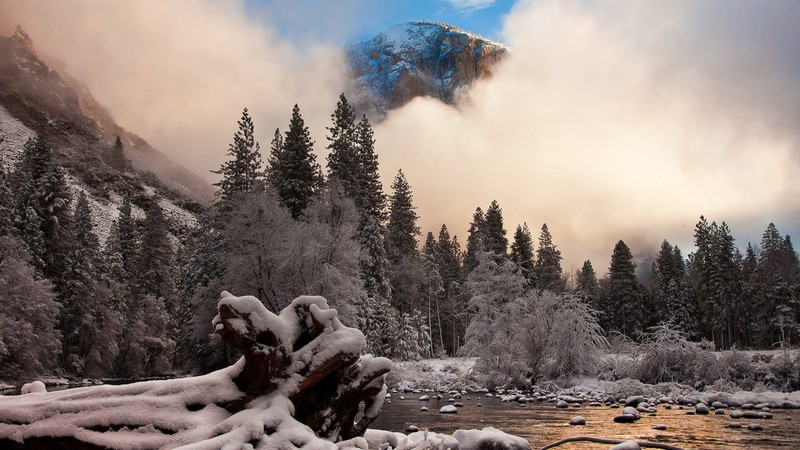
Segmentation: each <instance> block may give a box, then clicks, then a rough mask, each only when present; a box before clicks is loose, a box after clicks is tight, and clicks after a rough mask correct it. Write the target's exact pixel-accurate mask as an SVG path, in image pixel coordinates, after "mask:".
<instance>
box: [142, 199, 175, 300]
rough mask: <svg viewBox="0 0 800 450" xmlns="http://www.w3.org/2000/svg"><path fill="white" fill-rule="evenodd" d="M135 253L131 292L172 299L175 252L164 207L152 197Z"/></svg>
mask: <svg viewBox="0 0 800 450" xmlns="http://www.w3.org/2000/svg"><path fill="white" fill-rule="evenodd" d="M136 256H137V260H136V268H135V277H136V285H135V287H134V293H135V294H136V295H141V296H143V295H148V294H149V295H153V296H154V297H156V298H163V299H165V300H166V301H167V302H171V301H173V300H174V297H175V294H176V292H175V282H174V280H175V275H176V274H175V273H174V271H173V267H174V257H175V255H174V250H173V245H172V242H171V241H170V236H169V228H168V226H167V222H166V218H165V217H164V211H163V210H162V209H161V206H160V205H159V204H158V201H157V200H156V199H153V200H152V201H151V202H150V204H149V205H148V208H147V211H146V214H145V218H144V221H143V222H142V233H141V242H140V244H139V249H138V252H137V254H136ZM170 306H171V305H170Z"/></svg>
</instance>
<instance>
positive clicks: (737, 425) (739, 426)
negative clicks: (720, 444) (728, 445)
mask: <svg viewBox="0 0 800 450" xmlns="http://www.w3.org/2000/svg"><path fill="white" fill-rule="evenodd" d="M728 428H742V424H740V423H739V422H730V423H728Z"/></svg>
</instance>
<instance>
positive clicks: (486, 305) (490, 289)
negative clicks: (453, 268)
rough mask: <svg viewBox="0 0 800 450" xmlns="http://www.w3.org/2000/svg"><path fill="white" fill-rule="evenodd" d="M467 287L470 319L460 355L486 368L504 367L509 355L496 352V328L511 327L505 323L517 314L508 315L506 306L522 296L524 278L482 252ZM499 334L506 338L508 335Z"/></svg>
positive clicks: (493, 256) (488, 253)
mask: <svg viewBox="0 0 800 450" xmlns="http://www.w3.org/2000/svg"><path fill="white" fill-rule="evenodd" d="M466 287H467V292H468V295H469V309H470V312H471V315H472V317H471V320H470V323H469V325H468V326H467V330H466V335H465V338H464V346H462V347H461V353H462V354H464V355H467V356H478V357H485V358H486V360H485V361H484V362H485V363H486V364H488V367H495V366H497V365H498V364H505V363H507V362H508V361H507V359H508V358H511V357H512V355H511V354H509V352H505V351H502V352H501V351H499V349H498V348H497V346H498V344H499V345H503V344H502V342H499V343H498V342H495V340H496V339H503V338H499V336H498V331H499V330H498V326H500V327H502V326H509V327H512V325H511V324H510V323H507V322H508V321H509V320H510V319H511V317H513V316H514V314H516V313H515V312H514V311H510V310H509V307H508V306H507V305H508V304H509V303H511V302H514V300H516V299H519V298H521V297H522V296H523V295H524V291H525V278H523V277H522V276H521V275H520V273H519V271H517V268H516V266H515V265H514V263H512V262H511V261H508V260H506V259H497V258H495V255H494V254H492V253H491V252H483V253H481V254H480V255H479V257H478V266H477V267H476V268H475V269H474V270H473V271H472V272H470V274H469V276H468V277H467V282H466ZM501 334H502V335H503V336H506V334H507V333H505V332H504V333H501ZM506 337H508V338H509V340H511V341H516V340H517V339H514V338H511V336H506ZM503 348H505V347H503ZM487 353H488V354H487ZM491 353H494V354H493V355H491ZM491 370H496V368H495V369H491Z"/></svg>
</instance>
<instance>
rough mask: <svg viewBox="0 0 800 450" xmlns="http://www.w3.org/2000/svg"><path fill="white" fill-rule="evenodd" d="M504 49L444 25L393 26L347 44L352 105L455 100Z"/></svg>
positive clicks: (378, 109)
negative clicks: (413, 100) (351, 84)
mask: <svg viewBox="0 0 800 450" xmlns="http://www.w3.org/2000/svg"><path fill="white" fill-rule="evenodd" d="M508 51H509V50H508V48H506V47H505V46H503V45H501V44H498V43H496V42H492V41H489V40H487V39H484V38H482V37H480V36H477V35H474V34H472V33H469V32H466V31H464V30H461V29H458V28H456V27H453V26H451V25H446V24H443V23H438V22H427V21H414V22H407V23H404V24H401V25H397V26H395V27H392V28H390V29H388V30H386V31H384V32H383V33H380V34H378V35H377V36H375V37H374V38H372V39H369V40H366V41H361V42H357V43H355V44H353V45H351V46H350V47H349V49H348V52H347V53H348V59H349V62H350V67H351V71H352V77H353V80H354V91H355V98H356V101H355V103H356V104H357V106H358V107H359V109H360V110H363V111H368V112H370V113H377V114H378V115H381V114H385V113H386V112H387V111H389V110H391V109H394V108H398V107H400V106H402V105H404V104H406V103H408V102H409V101H411V100H412V99H413V98H415V97H419V96H427V97H433V98H436V99H439V100H441V101H443V102H445V103H447V104H456V103H457V101H458V98H459V92H460V91H462V90H463V89H465V88H467V87H468V86H469V85H470V84H471V83H473V82H474V81H475V80H477V79H480V78H483V77H487V76H490V75H491V74H492V69H493V68H494V66H495V65H496V64H497V62H498V61H500V60H501V59H502V58H503V57H504V56H505V55H507V54H508Z"/></svg>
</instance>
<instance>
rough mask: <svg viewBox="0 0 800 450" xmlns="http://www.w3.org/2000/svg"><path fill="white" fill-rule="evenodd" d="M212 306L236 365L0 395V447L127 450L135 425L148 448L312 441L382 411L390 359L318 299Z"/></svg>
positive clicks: (348, 433)
mask: <svg viewBox="0 0 800 450" xmlns="http://www.w3.org/2000/svg"><path fill="white" fill-rule="evenodd" d="M218 310H219V314H218V315H217V317H215V318H214V321H213V324H214V326H215V329H216V332H217V333H218V334H220V335H221V336H222V338H223V339H224V341H225V342H226V343H227V344H228V345H230V346H231V347H234V348H236V349H237V350H239V351H240V352H241V353H242V355H244V356H243V358H242V359H241V360H240V361H239V362H237V363H236V364H234V365H233V366H230V367H228V368H226V369H222V370H220V371H217V372H214V373H211V374H208V375H204V376H199V377H194V378H183V379H173V380H162V381H150V382H144V383H135V384H130V385H122V386H98V387H90V388H83V389H76V390H68V391H58V392H50V393H45V394H33V395H23V396H19V397H5V398H0V448H11V449H43V448H48V449H79V448H87V449H94V448H129V447H130V442H129V441H130V434H129V433H130V430H132V429H133V430H137V431H138V432H140V433H148V435H147V439H146V440H142V441H141V442H145V444H142V448H148V449H149V448H153V449H156V448H162V447H174V446H176V445H178V444H179V445H184V444H187V443H193V442H203V441H210V442H209V443H208V444H207V445H208V446H209V447H214V448H218V447H220V446H221V444H219V445H217V444H218V443H219V442H225V443H228V446H230V445H233V444H230V443H231V442H237V443H240V444H241V445H242V446H245V445H252V447H254V448H256V449H270V448H274V446H275V445H278V444H276V443H277V442H284V441H285V440H286V439H289V437H287V435H288V436H290V437H291V439H292V442H309V443H310V442H311V441H313V440H315V439H320V438H322V439H326V440H328V441H330V442H338V441H340V440H347V439H351V438H354V437H357V436H361V435H363V433H364V431H365V430H366V428H367V426H368V425H369V424H370V423H371V422H372V421H373V420H375V418H376V417H377V415H378V414H379V413H380V407H381V405H382V404H383V400H384V398H385V394H386V384H385V382H384V381H385V377H386V373H388V372H389V370H390V369H391V362H390V361H389V360H388V359H386V358H373V357H371V356H364V357H360V356H359V355H360V353H361V351H362V350H363V349H364V347H365V345H366V341H365V340H364V335H363V334H362V333H361V332H359V331H358V330H355V329H352V328H347V327H345V326H344V325H342V324H341V322H339V320H338V319H337V318H336V311H335V310H332V309H329V308H328V305H327V302H326V301H325V299H323V298H322V297H298V298H297V299H295V300H294V301H293V302H292V303H291V304H290V305H289V306H287V307H286V308H285V309H284V310H283V311H282V312H281V314H280V315H279V316H278V315H275V314H273V313H271V312H269V311H268V310H267V309H266V308H265V307H264V305H263V304H262V303H261V302H260V301H259V300H258V299H256V298H255V297H234V296H232V295H230V294H228V293H227V292H224V293H223V295H222V299H221V300H220V302H219V306H218ZM288 402H291V405H290V406H289V403H288ZM361 405H364V406H365V409H364V412H363V414H362V413H361V410H360V406H361ZM209 408H210V409H209ZM245 410H246V411H245ZM210 412H213V414H212V415H209V413H210ZM359 414H362V416H361V417H360V418H359V420H358V421H356V420H355V419H356V417H357V416H358V415H359ZM209 417H215V418H217V420H219V422H214V423H209ZM222 422H224V425H222V426H220V425H219V424H221V423H222ZM289 422H292V423H295V425H292V423H289ZM297 422H299V424H297ZM54 424H56V425H54ZM300 424H302V425H306V426H307V427H309V428H310V431H304V430H308V429H307V428H305V427H303V426H301V425H300ZM278 425H281V426H278ZM298 427H299V430H300V431H299V432H298ZM53 430H58V431H57V432H56V433H54V432H53ZM126 433H128V434H126ZM298 433H300V434H301V435H303V433H305V435H303V436H300V437H297V436H298ZM53 434H57V435H55V436H54V435H53ZM301 438H302V439H301ZM298 439H299V441H298ZM98 442H102V443H103V445H98ZM300 446H302V445H300ZM310 446H311V447H318V446H319V445H314V444H311V445H310ZM237 448H238V447H237Z"/></svg>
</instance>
